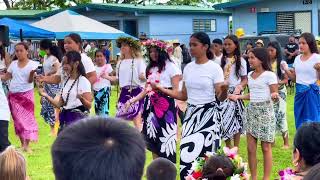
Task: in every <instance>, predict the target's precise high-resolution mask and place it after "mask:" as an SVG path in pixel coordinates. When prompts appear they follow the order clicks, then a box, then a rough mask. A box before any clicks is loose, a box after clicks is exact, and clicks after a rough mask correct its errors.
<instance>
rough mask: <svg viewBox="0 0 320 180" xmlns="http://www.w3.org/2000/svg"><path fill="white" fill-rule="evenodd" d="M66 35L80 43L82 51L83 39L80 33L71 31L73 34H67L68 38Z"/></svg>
mask: <svg viewBox="0 0 320 180" xmlns="http://www.w3.org/2000/svg"><path fill="white" fill-rule="evenodd" d="M66 37H69V38H71V39H72V40H73V41H74V42H75V43H77V44H79V50H80V51H81V50H82V39H81V37H80V35H79V34H77V33H71V34H69V35H67V36H65V38H66Z"/></svg>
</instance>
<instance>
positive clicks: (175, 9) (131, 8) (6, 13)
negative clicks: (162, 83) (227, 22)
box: [0, 3, 231, 19]
mask: <svg viewBox="0 0 320 180" xmlns="http://www.w3.org/2000/svg"><path fill="white" fill-rule="evenodd" d="M68 9H69V10H73V11H81V10H84V11H87V10H90V9H92V10H93V9H98V10H99V9H100V10H108V11H121V12H132V13H135V12H137V13H141V14H150V13H161V14H221V15H231V13H229V12H227V11H221V10H214V9H213V8H208V7H197V6H183V5H181V6H171V5H145V6H144V5H140V4H139V5H135V4H110V3H105V4H102V3H101V4H98V3H89V4H83V5H79V6H73V7H70V8H68ZM63 10H64V9H58V10H53V11H47V10H0V17H10V18H28V19H40V18H41V17H48V16H52V15H54V14H56V13H59V12H61V11H63Z"/></svg>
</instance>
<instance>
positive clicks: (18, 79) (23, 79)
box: [8, 60, 39, 93]
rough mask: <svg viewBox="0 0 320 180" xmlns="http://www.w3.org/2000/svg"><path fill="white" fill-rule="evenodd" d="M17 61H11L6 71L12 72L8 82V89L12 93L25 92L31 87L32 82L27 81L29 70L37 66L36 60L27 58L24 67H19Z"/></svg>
mask: <svg viewBox="0 0 320 180" xmlns="http://www.w3.org/2000/svg"><path fill="white" fill-rule="evenodd" d="M18 61H19V60H16V61H13V62H12V63H11V64H10V66H9V68H8V72H9V73H11V74H12V79H11V81H10V84H9V91H10V92H12V93H17V92H26V91H29V90H31V89H33V82H31V83H29V82H28V80H29V76H30V72H31V71H32V70H35V69H37V67H38V66H39V63H38V62H36V61H32V60H29V62H28V64H27V65H26V66H25V67H23V68H19V67H18Z"/></svg>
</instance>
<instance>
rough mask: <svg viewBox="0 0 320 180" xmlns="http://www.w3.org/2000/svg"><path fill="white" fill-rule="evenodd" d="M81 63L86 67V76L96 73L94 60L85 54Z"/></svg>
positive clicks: (82, 55) (82, 54)
mask: <svg viewBox="0 0 320 180" xmlns="http://www.w3.org/2000/svg"><path fill="white" fill-rule="evenodd" d="M81 62H82V64H83V66H84V69H85V71H86V74H88V73H90V72H94V71H96V69H95V67H94V64H93V62H92V59H91V58H90V57H89V56H87V54H85V53H81Z"/></svg>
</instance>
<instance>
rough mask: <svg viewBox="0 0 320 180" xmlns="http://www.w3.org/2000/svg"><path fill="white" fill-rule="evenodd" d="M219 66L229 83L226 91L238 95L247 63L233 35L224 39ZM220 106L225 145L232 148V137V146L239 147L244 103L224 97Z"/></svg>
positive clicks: (240, 91) (243, 80) (245, 82)
mask: <svg viewBox="0 0 320 180" xmlns="http://www.w3.org/2000/svg"><path fill="white" fill-rule="evenodd" d="M221 67H222V69H223V70H224V78H225V81H227V82H228V83H229V90H228V93H229V94H237V95H240V94H241V93H242V91H243V89H244V88H245V87H246V86H247V83H248V78H247V63H246V61H245V60H244V59H243V58H242V57H241V54H240V44H239V40H238V38H237V36H235V35H228V36H227V37H226V38H225V39H224V46H223V56H222V59H221ZM220 107H221V109H222V111H221V115H222V124H223V134H222V137H223V139H224V140H225V142H226V146H227V147H229V148H232V143H231V140H232V139H233V141H234V143H233V146H235V147H239V144H240V135H241V133H242V132H243V119H244V117H243V113H244V103H243V101H242V100H241V99H239V100H237V101H231V100H229V99H226V100H225V101H223V102H221V104H220Z"/></svg>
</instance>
